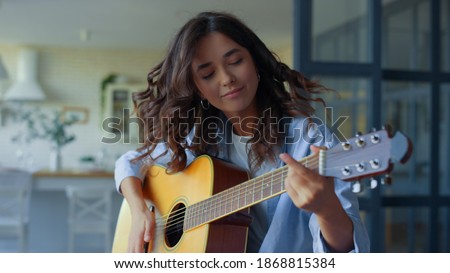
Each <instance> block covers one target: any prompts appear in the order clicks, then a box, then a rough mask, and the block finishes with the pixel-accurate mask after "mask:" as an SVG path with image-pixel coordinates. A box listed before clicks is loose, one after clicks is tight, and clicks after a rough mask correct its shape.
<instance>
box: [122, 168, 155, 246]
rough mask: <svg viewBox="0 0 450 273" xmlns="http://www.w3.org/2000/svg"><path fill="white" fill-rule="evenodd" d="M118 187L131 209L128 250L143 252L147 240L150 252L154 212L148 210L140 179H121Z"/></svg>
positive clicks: (131, 177) (153, 230)
mask: <svg viewBox="0 0 450 273" xmlns="http://www.w3.org/2000/svg"><path fill="white" fill-rule="evenodd" d="M120 189H121V192H122V194H123V196H124V197H125V199H126V200H127V203H128V206H129V207H130V210H131V229H130V234H129V236H128V248H127V251H128V252H144V243H145V242H148V243H149V247H148V251H149V252H151V250H152V248H153V246H152V242H153V237H154V233H155V213H154V212H152V211H150V209H149V208H148V207H147V204H146V202H145V200H144V196H143V192H142V181H141V180H140V179H139V178H137V177H134V176H130V177H127V178H125V179H123V180H122V182H121V184H120Z"/></svg>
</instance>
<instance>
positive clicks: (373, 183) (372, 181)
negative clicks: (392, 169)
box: [370, 177, 378, 190]
mask: <svg viewBox="0 0 450 273" xmlns="http://www.w3.org/2000/svg"><path fill="white" fill-rule="evenodd" d="M376 187H378V181H377V180H376V179H375V178H373V177H371V178H370V188H371V189H372V190H373V189H375V188H376Z"/></svg>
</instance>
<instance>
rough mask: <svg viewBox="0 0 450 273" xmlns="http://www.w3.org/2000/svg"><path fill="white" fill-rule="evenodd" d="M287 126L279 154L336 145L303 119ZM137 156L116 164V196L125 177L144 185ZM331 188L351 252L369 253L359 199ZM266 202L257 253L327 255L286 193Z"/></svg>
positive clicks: (313, 222)
mask: <svg viewBox="0 0 450 273" xmlns="http://www.w3.org/2000/svg"><path fill="white" fill-rule="evenodd" d="M286 124H289V126H288V128H289V129H288V133H287V134H286V139H285V145H284V146H283V148H282V152H287V153H288V154H290V155H291V156H292V157H293V158H295V159H297V160H299V159H301V158H303V157H305V156H307V155H308V154H309V153H310V145H311V144H314V145H316V146H327V147H332V146H333V145H335V144H336V143H337V141H336V139H335V138H334V137H332V135H331V134H330V131H329V130H326V129H324V126H319V127H315V126H313V128H309V129H305V128H307V127H308V124H309V123H308V122H307V120H306V119H305V118H300V117H299V118H290V119H289V122H287V123H286ZM306 132H307V133H306ZM229 137H230V135H229V134H228V136H226V137H225V138H224V140H226V139H229ZM225 143H227V141H224V143H223V144H222V145H221V146H222V147H221V152H220V154H219V158H222V159H224V160H228V152H227V147H226V145H227V144H225ZM165 148H166V147H165V145H164V144H162V143H161V144H159V145H158V146H157V148H156V149H155V151H154V153H153V156H156V155H158V154H161V153H163V152H164V151H165ZM138 155H139V153H138V152H136V151H129V152H127V153H125V154H124V155H122V156H121V157H120V158H119V159H118V160H117V161H116V167H115V181H116V187H117V190H118V191H119V192H120V183H121V182H122V180H123V179H124V178H125V177H129V176H135V177H138V178H139V179H141V181H143V179H144V174H143V173H141V165H142V164H143V163H142V161H140V162H136V163H134V162H133V163H132V162H130V160H131V159H133V158H135V157H136V156H138ZM187 158H188V163H190V162H192V161H193V160H194V158H195V156H194V155H193V154H192V153H190V152H189V151H188V152H187ZM169 159H170V155H169V154H166V155H164V156H163V157H160V158H159V159H158V161H157V163H158V164H161V165H166V164H167V162H168V160H169ZM283 164H284V163H283V162H282V161H281V160H279V161H278V162H277V164H276V165H278V166H277V167H276V168H278V167H281V166H283ZM334 185H335V191H336V195H337V196H338V198H339V200H340V202H341V204H342V207H343V208H344V210H345V211H346V213H347V214H348V216H349V217H350V219H351V220H352V222H353V241H354V248H353V250H352V252H369V251H370V243H369V238H368V235H367V232H366V228H365V226H364V224H363V223H362V220H361V218H360V214H359V205H358V199H357V196H356V195H355V194H354V193H353V192H352V191H351V184H350V183H348V182H344V181H341V180H339V179H335V183H334ZM266 202H267V219H268V222H269V228H268V231H267V234H266V236H265V238H264V240H263V242H262V244H261V247H260V249H259V252H267V253H276V252H286V253H287V252H303V253H308V252H328V249H327V247H326V244H325V242H324V240H323V238H322V236H321V232H320V226H319V223H318V221H317V218H316V216H315V215H314V214H313V213H310V212H308V211H305V210H302V209H299V208H297V207H296V206H295V205H294V203H293V202H292V200H291V199H290V197H289V196H288V195H287V193H284V194H281V195H279V196H277V197H274V198H272V199H269V200H267V201H266Z"/></svg>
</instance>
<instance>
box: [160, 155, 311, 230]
mask: <svg viewBox="0 0 450 273" xmlns="http://www.w3.org/2000/svg"><path fill="white" fill-rule="evenodd" d="M308 159H309V158H308ZM305 161H306V163H308V164H305V166H306V167H309V168H311V167H313V168H314V167H316V164H315V163H317V162H318V161H317V160H305ZM311 163H312V164H311ZM287 171H288V170H287V168H279V169H277V170H275V171H273V172H271V173H270V175H263V176H260V177H258V178H259V179H258V180H261V178H263V177H264V176H266V178H268V177H270V179H271V180H274V179H273V178H275V181H277V182H276V183H273V181H272V182H271V186H272V188H274V187H275V186H279V187H280V189H281V190H280V191H279V193H282V192H283V191H284V189H283V187H282V185H283V184H284V180H280V178H281V179H282V178H284V177H285V176H286V174H287ZM252 180H255V179H252ZM252 180H249V181H247V182H253V181H252ZM264 180H265V179H264ZM264 180H263V181H262V182H263V183H259V184H258V186H257V187H254V185H253V183H250V184H248V185H246V187H245V188H248V186H250V187H251V186H253V187H254V190H253V191H254V192H255V191H258V190H264V188H265V189H267V187H266V185H267V183H264ZM243 184H244V183H243ZM243 184H240V185H243ZM245 195H249V193H246V192H244V193H239V195H237V198H236V199H238V200H239V199H241V198H242V197H245ZM252 195H253V196H254V193H252ZM271 195H273V194H271ZM271 195H267V196H266V197H270V196H271ZM261 196H263V193H261ZM252 200H254V198H252ZM261 200H262V199H261ZM220 201H222V202H216V203H215V204H214V205H215V206H213V207H209V209H208V210H209V212H212V211H216V210H217V209H218V208H219V209H221V208H223V207H224V206H223V204H227V203H229V202H232V201H233V200H230V199H228V200H227V199H225V200H220ZM199 203H200V202H199ZM252 203H254V201H253V202H251V203H249V204H246V205H245V206H251V204H252ZM197 204H198V203H197ZM193 205H195V204H193ZM193 205H192V206H193ZM204 205H207V204H204ZM192 206H191V207H192ZM245 206H244V207H245ZM177 211H178V212H179V213H177V214H173V213H172V214H169V215H168V216H167V215H165V216H161V217H160V218H158V219H157V220H156V222H157V224H156V225H157V226H159V227H162V226H164V225H165V223H167V221H168V220H167V219H169V220H170V219H174V218H175V222H172V223H170V224H169V225H167V226H166V230H169V231H168V233H167V235H171V234H172V233H174V232H178V231H179V230H180V229H182V228H178V229H175V230H173V227H175V226H178V225H180V224H181V223H182V222H184V221H185V219H186V217H185V218H182V217H180V216H182V215H183V214H185V213H186V207H184V208H182V209H179V210H177ZM177 211H175V212H177ZM232 211H233V210H232ZM200 214H203V213H202V212H201V211H200V210H197V212H194V213H192V214H189V217H190V218H191V219H192V218H193V219H194V220H195V219H198V218H199V217H198V216H199V215H200ZM225 214H226V213H225ZM230 214H231V212H230ZM177 217H179V218H180V219H176V218H177ZM212 219H214V218H212ZM177 220H178V222H177ZM203 222H208V220H207V221H200V224H197V225H194V226H200V225H201V224H203ZM160 224H162V225H160ZM171 230H173V231H171ZM163 231H164V230H162V232H163Z"/></svg>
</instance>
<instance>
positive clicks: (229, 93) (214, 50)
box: [191, 32, 259, 118]
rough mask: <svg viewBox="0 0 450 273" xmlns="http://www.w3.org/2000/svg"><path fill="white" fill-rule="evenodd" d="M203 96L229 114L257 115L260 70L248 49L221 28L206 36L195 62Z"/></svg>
mask: <svg viewBox="0 0 450 273" xmlns="http://www.w3.org/2000/svg"><path fill="white" fill-rule="evenodd" d="M191 68H192V73H193V77H194V82H195V84H196V86H197V88H198V89H199V90H200V93H201V97H202V99H206V100H208V101H209V103H210V104H212V105H213V106H214V107H216V108H218V109H220V110H221V111H222V112H223V113H224V114H225V115H226V116H227V117H228V118H232V117H240V118H245V117H257V108H256V100H255V94H256V90H257V88H258V82H259V79H258V74H257V71H256V67H255V64H254V62H253V59H252V57H251V55H250V53H249V52H248V50H247V49H246V48H244V47H242V46H240V45H239V44H237V43H236V42H234V41H233V40H232V39H230V38H228V36H225V35H223V34H221V33H218V32H212V33H210V34H208V35H207V36H205V37H203V38H202V39H201V40H200V42H199V44H198V46H197V50H196V54H195V55H194V58H193V62H192V67H191Z"/></svg>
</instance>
